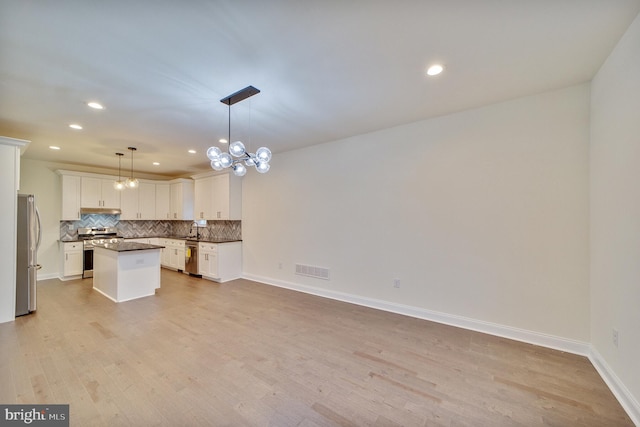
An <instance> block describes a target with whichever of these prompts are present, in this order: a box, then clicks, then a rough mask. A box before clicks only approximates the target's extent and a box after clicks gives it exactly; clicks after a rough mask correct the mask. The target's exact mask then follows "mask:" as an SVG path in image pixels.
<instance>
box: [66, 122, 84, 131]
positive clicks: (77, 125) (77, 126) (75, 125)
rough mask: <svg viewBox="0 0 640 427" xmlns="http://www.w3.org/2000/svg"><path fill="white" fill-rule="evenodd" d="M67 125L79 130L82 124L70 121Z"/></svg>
mask: <svg viewBox="0 0 640 427" xmlns="http://www.w3.org/2000/svg"><path fill="white" fill-rule="evenodd" d="M69 127H70V128H71V129H76V130H80V129H82V126H80V125H79V124H77V123H71V124H70V125H69Z"/></svg>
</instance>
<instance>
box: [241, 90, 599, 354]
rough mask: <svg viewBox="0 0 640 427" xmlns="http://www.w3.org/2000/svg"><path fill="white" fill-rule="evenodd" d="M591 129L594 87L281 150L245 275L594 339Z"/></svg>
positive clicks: (251, 199) (253, 183)
mask: <svg viewBox="0 0 640 427" xmlns="http://www.w3.org/2000/svg"><path fill="white" fill-rule="evenodd" d="M588 141H589V87H588V85H587V84H584V85H579V86H575V87H570V88H567V89H563V90H558V91H555V92H550V93H545V94H541V95H537V96H531V97H527V98H521V99H517V100H513V101H510V102H505V103H501V104H496V105H490V106H486V107H483V108H480V109H475V110H470V111H465V112H462V113H457V114H453V115H449V116H445V117H440V118H435V119H431V120H426V121H421V122H417V123H413V124H409V125H405V126H400V127H396V128H392V129H386V130H383V131H380V132H375V133H371V134H366V135H360V136H357V137H353V138H349V139H346V140H342V141H336V142H332V143H327V144H322V145H318V146H313V147H310V148H305V149H300V150H296V151H291V152H287V153H283V154H279V155H277V156H275V157H274V159H273V160H272V168H271V171H270V172H269V173H268V174H265V175H260V174H255V173H249V174H247V176H245V178H244V184H243V189H244V190H243V224H242V233H243V239H244V255H243V256H244V266H243V268H244V272H245V276H247V277H250V278H254V279H258V280H262V281H265V282H268V283H273V284H278V285H283V286H290V287H298V288H304V289H305V290H311V291H312V292H315V291H319V292H316V293H320V294H325V295H326V294H332V295H334V296H337V297H338V298H339V297H340V296H341V295H343V296H347V298H345V299H347V300H348V299H353V298H351V297H353V296H356V297H357V298H359V299H360V300H362V301H364V300H367V299H369V300H371V301H374V304H373V305H374V306H375V305H378V306H380V304H378V303H379V302H385V303H390V305H391V306H398V307H405V308H406V307H417V308H420V309H424V310H429V311H434V312H439V313H446V314H447V315H450V316H462V317H464V318H467V319H474V320H476V321H479V323H482V322H489V323H490V324H495V325H504V326H506V327H508V328H518V329H522V330H525V331H534V332H536V333H539V334H548V335H552V336H555V337H562V338H564V339H568V340H576V341H579V342H582V343H585V342H588V341H589V339H590V337H589V276H588V273H589V267H588V261H589V250H588V227H589V226H588V219H589V218H588V209H589V205H588V149H589V148H588ZM280 263H282V269H280V268H279V264H280ZM295 263H302V264H309V265H313V266H320V267H326V268H330V270H331V280H330V281H324V280H319V279H314V278H308V277H303V276H298V275H294V274H293V271H294V264H295ZM394 278H399V279H400V280H401V282H400V288H394V287H393V286H392V283H393V279H394Z"/></svg>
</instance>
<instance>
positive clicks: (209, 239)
mask: <svg viewBox="0 0 640 427" xmlns="http://www.w3.org/2000/svg"><path fill="white" fill-rule="evenodd" d="M153 238H158V239H173V240H186V241H188V242H203V243H233V242H242V239H219V238H215V237H201V238H199V239H196V238H195V237H189V236H138V237H125V241H126V240H127V239H153Z"/></svg>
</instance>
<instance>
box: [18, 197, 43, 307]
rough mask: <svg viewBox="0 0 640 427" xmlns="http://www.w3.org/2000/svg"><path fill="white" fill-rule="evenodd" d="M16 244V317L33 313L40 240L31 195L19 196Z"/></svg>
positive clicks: (35, 209) (40, 236)
mask: <svg viewBox="0 0 640 427" xmlns="http://www.w3.org/2000/svg"><path fill="white" fill-rule="evenodd" d="M17 223H18V224H17V237H18V238H17V242H16V258H17V265H16V316H22V315H24V314H29V313H31V312H32V311H35V310H36V281H37V271H38V270H39V269H40V265H38V256H37V255H38V247H39V246H40V241H41V238H42V231H41V227H40V215H39V214H38V209H37V208H36V202H35V197H34V196H33V195H32V194H18V221H17Z"/></svg>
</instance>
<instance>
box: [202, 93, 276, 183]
mask: <svg viewBox="0 0 640 427" xmlns="http://www.w3.org/2000/svg"><path fill="white" fill-rule="evenodd" d="M258 93H260V90H259V89H256V88H255V87H253V86H247V87H245V88H244V89H240V90H239V91H237V92H235V93H232V94H231V95H229V96H227V97H225V98H222V99H221V100H220V102H222V103H223V104H227V105H228V106H229V139H227V141H231V106H232V105H233V104H235V103H236V102H240V101H243V100H245V99H247V98H249V97H250V96H253V95H256V94H258ZM207 157H208V158H209V160H211V167H212V168H213V169H214V170H217V171H221V170H223V169H226V168H232V169H233V173H234V174H235V175H236V176H244V175H245V174H246V173H247V168H246V166H255V167H256V170H257V171H258V172H260V173H266V172H268V171H269V168H270V167H271V166H270V165H269V161H270V160H271V150H269V149H268V148H267V147H260V148H258V149H257V150H256V152H255V154H254V153H248V152H247V151H246V149H245V146H244V144H243V143H242V142H240V141H235V142H232V143H230V144H229V147H228V152H227V153H223V152H222V150H220V149H219V148H218V147H209V149H208V150H207ZM234 157H235V158H234Z"/></svg>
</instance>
